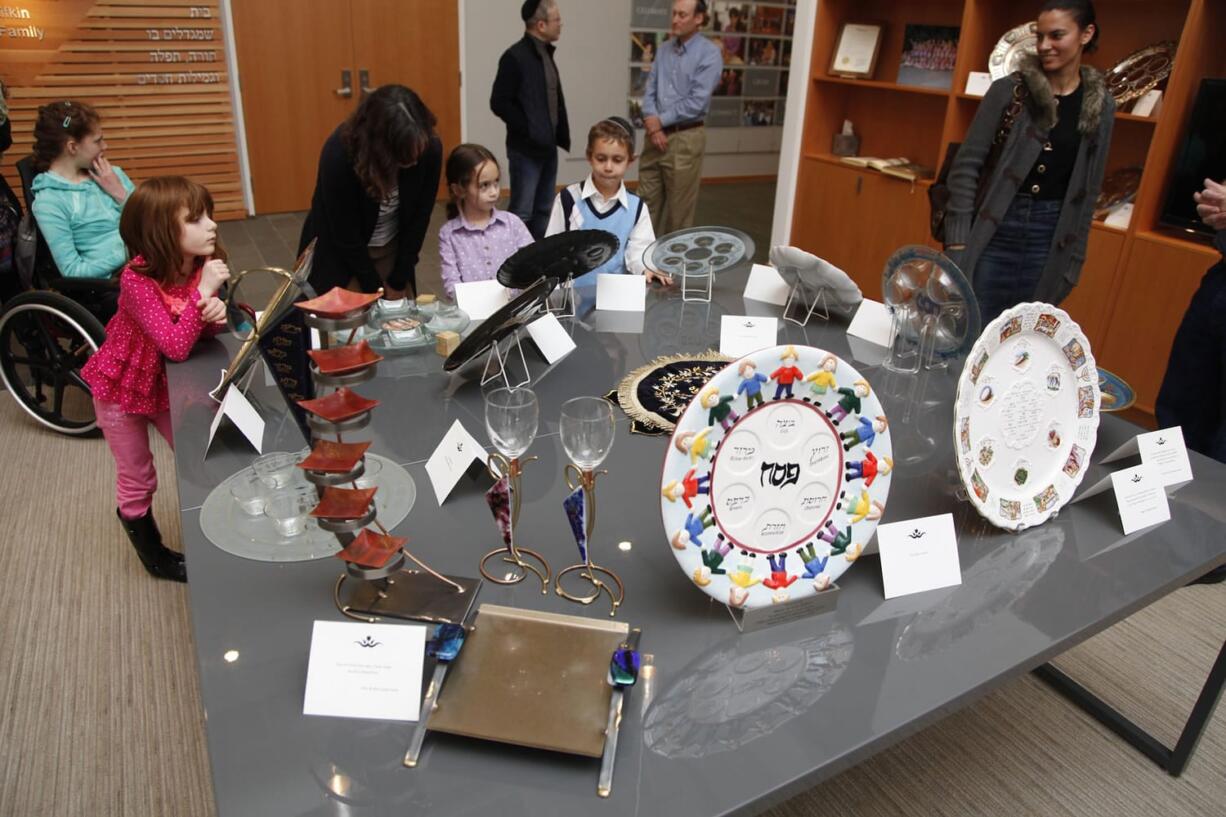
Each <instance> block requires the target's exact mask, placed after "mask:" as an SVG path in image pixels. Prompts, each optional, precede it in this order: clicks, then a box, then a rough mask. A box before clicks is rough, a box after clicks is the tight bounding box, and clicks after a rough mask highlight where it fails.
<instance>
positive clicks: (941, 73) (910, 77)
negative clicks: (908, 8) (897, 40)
mask: <svg viewBox="0 0 1226 817" xmlns="http://www.w3.org/2000/svg"><path fill="white" fill-rule="evenodd" d="M958 32H959V29H958V27H957V26H922V25H908V26H907V28H906V34H905V35H904V37H903V49H902V60H901V61H900V62H899V64H898V84H899V85H919V86H922V87H924V88H941V89H944V90H946V91H948V90H949V89H950V88H951V87H953V82H954V61H955V60H956V59H957V58H958Z"/></svg>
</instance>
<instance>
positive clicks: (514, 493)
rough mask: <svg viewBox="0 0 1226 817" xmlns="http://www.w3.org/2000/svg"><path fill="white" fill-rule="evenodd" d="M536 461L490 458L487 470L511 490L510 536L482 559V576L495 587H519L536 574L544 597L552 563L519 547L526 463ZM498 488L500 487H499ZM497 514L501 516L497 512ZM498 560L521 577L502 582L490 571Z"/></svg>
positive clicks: (496, 455) (508, 575) (510, 575)
mask: <svg viewBox="0 0 1226 817" xmlns="http://www.w3.org/2000/svg"><path fill="white" fill-rule="evenodd" d="M535 459H536V457H523V458H521V457H515V458H508V457H506V456H505V455H503V454H501V453H499V452H497V451H496V452H494V453H493V454H490V456H489V462H488V465H487V467H488V468H489V472H490V476H492V477H493V478H494V479H495V480H496V481H498V482H501V481H502V480H504V479H505V480H506V481H507V490H508V493H509V495H510V505H511V507H510V509H509V519H508V520H507V526H506V532H505V534H504V537H503V538H504V540H505V545H504V546H503V547H500V548H495V549H494V550H491V551H490V552H489V553H487V554H485V555H484V556H482V557H481V563H480V570H481V575H482V576H484V577H485V578H486V579H487V580H489V581H491V582H493V583H494V584H519V583H520V582H522V581H523V580H524V579H525V578H527V576H528V573H529V572H532V573H535V574H536V577H537V578H538V579H540V580H541V595H545V594H546V593H548V592H549V577H550V576H551V575H552V573H553V570H552V569H551V568H550V567H549V562H547V561H545V557H544V556H542V555H541V554H539V553H537V552H536V551H534V550H528V549H527V548H522V547H519V546H518V545H516V544H515V528H516V526H517V525H518V524H519V509H520V495H519V491H520V482H521V480H522V477H523V473H524V472H523V466H524V463H528V462H532V461H533V460H535ZM495 487H497V486H495ZM495 513H497V512H495ZM496 556H500V557H502V561H503V562H505V563H506V564H508V565H511V566H513V567H515V568H518V569H519V572H518V573H515V572H507V573H505V574H503V576H502V578H499V577H497V576H495V575H493V573H491V572H490V571H489V570H488V569H487V568H486V563H487V562H488V561H490V560H491V559H493V558H494V557H496ZM524 556H527V557H528V559H530V560H532V561H535V562H536V563H537V564H539V565H540V568H538V567H537V565H534V564H532V563H531V562H529V561H525V560H524Z"/></svg>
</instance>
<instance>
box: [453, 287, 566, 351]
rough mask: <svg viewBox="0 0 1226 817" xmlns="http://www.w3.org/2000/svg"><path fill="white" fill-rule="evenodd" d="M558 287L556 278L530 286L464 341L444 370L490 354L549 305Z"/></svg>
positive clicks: (487, 319)
mask: <svg viewBox="0 0 1226 817" xmlns="http://www.w3.org/2000/svg"><path fill="white" fill-rule="evenodd" d="M557 285H558V282H557V279H556V278H540V279H538V280H537V281H536V282H535V283H532V284H530V285H529V286H528V287H527V288H525V289H524V291H523V292H521V293H520V294H519V295H518V296H517V297H516V298H515V299H514V300H512V301H510V302H508V303H507V304H505V305H504V306H502V307H500V308H499V309H498V311H497V312H495V313H494V314H493V315H490V316H489V317H488V318H486V319H485V320H484V321H483V322H482V323H481V325H480V326H478V327H477V328H476V329H474V330H473V331H472V334H470V335H469V336H468V337H466V338H464V340H462V341H460V345H459V346H457V347H456V349H455V351H454V352H452V353H451V355H450V356H449V357H448V358H447V359H446V360H445V361H443V369H444V370H445V371H448V372H453V371H455V370H456V369H458V368H460V367H461V366H463V365H464V364H465V363H467V362H469V361H470V360H472V359H474V358H476V357H478V356H480V355H482V354H484V353H485V352H487V351H489V349H490V347H491V346H493V345H494V344H495V343H497V342H498V341H500V340H502V339H503V338H505V337H506V336H507V335H509V334H510V333H511V332H513V331H515V329H517V328H518V327H520V326H522V325H523V324H525V323H527V322H528V319H529V318H530V317H532V316H533V315H535V314H536V312H537V311H538V310H539V309H540V308H541V307H542V306H544V305H545V302H546V300H547V299H548V298H549V293H550V292H553V288H554V287H555V286H557Z"/></svg>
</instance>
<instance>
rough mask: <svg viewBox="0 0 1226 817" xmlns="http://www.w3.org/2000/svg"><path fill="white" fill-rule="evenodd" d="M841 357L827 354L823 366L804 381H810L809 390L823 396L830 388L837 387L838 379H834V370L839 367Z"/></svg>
mask: <svg viewBox="0 0 1226 817" xmlns="http://www.w3.org/2000/svg"><path fill="white" fill-rule="evenodd" d="M838 365H839V359H838V358H837V357H835V356H834V355H826V357H825V358H823V359H822V367H821V368H820V369H818V370H817V371H815V372H813V374H811V375H809V376H808V377H806V378H805V380H804V382H806V383H809V384H810V386H809V391H811V392H813V394H815V395H817V396H818V397H820V396H822V395H823V394H825V393H826V391H827V390H829V389H837V388H838V387H839V384H838V381H837V380H835V379H834V370H835V369H836V368H838Z"/></svg>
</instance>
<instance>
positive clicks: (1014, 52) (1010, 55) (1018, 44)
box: [988, 22, 1039, 82]
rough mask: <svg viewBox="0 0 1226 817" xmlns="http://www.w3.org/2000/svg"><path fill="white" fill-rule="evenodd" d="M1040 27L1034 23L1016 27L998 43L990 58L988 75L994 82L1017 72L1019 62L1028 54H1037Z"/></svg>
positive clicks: (1007, 32)
mask: <svg viewBox="0 0 1226 817" xmlns="http://www.w3.org/2000/svg"><path fill="white" fill-rule="evenodd" d="M1038 42H1039V34H1038V26H1037V25H1036V24H1035V23H1034V22H1029V23H1022V24H1021V25H1020V26H1014V27H1013V28H1011V29H1009V30H1008V31H1006V32H1005V33H1004V35H1003V36H1002V37H1001V38H1000V39H999V40H997V41H996V47H995V48H993V49H992V53H991V55H989V56H988V73H989V74H991V75H992V81H993V82H995V81H996V80H998V79H1000V78H1002V77H1007V76H1009V75H1010V74H1012V73H1013V72H1014V71H1016V70H1017V62H1018V60H1020V59H1021V58H1022V57H1023V56H1025V55H1026V54H1037V53H1038V48H1037V44H1038Z"/></svg>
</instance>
